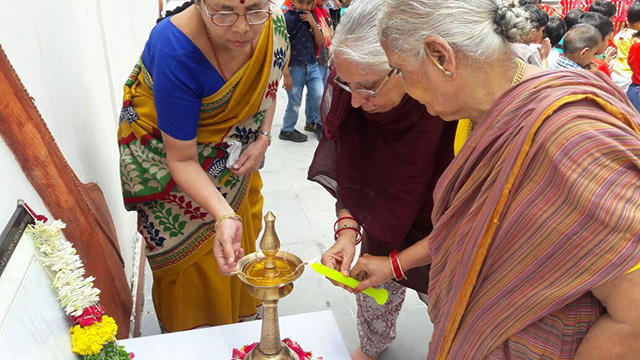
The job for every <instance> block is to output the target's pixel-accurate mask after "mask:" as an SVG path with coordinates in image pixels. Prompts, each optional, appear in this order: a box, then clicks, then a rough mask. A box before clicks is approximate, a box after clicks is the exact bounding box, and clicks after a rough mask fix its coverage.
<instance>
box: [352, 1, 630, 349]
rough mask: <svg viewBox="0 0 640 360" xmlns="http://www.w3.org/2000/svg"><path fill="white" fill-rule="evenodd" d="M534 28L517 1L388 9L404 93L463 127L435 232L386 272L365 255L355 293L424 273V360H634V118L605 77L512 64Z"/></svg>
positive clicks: (439, 198) (390, 47) (438, 193)
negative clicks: (428, 332) (398, 276)
mask: <svg viewBox="0 0 640 360" xmlns="http://www.w3.org/2000/svg"><path fill="white" fill-rule="evenodd" d="M529 31H530V25H529V21H528V16H527V14H526V13H525V12H524V11H523V9H521V8H520V7H519V5H518V1H517V0H448V1H440V0H384V4H383V6H382V10H381V15H380V18H379V33H380V38H381V44H382V47H383V48H384V49H385V52H386V54H387V58H388V60H389V63H390V65H391V66H392V67H393V68H395V69H396V70H397V71H398V72H399V74H400V76H401V78H402V79H403V81H404V87H405V89H406V91H407V93H409V94H410V95H411V96H412V97H413V98H415V99H416V100H418V101H420V102H421V103H423V104H425V105H426V106H427V109H428V110H429V112H431V113H433V114H434V115H439V116H440V117H442V118H443V119H444V120H445V121H446V120H454V119H458V118H465V117H468V118H469V119H470V121H471V123H472V124H473V130H472V132H471V134H470V135H469V138H468V139H467V141H466V143H465V144H464V146H463V147H462V149H461V150H460V153H459V154H458V156H456V158H455V159H454V160H453V161H452V162H451V164H450V166H449V167H448V168H447V170H446V171H445V172H444V174H443V175H442V176H441V177H440V180H439V181H438V185H437V186H436V189H435V192H434V202H435V205H434V208H433V213H432V216H431V218H432V222H433V225H434V228H433V231H432V232H431V233H430V235H429V236H428V237H426V238H424V239H422V240H421V241H418V242H417V243H416V244H415V245H413V246H412V247H410V248H408V249H406V250H404V251H402V252H401V253H400V254H399V255H398V256H397V258H395V259H391V264H390V259H389V258H386V257H372V256H364V257H362V258H361V259H360V260H359V262H358V264H356V266H355V268H354V269H352V274H353V275H355V276H359V277H361V276H366V277H367V279H366V280H365V281H363V282H362V283H361V284H360V285H359V287H358V288H357V289H356V290H362V289H363V288H366V287H367V286H371V285H377V284H379V283H382V282H384V281H387V280H388V279H390V278H391V277H392V274H393V273H394V271H395V270H396V269H395V267H397V268H399V269H404V271H405V272H406V271H407V269H411V268H413V267H416V266H420V265H425V264H431V268H430V272H429V293H428V295H429V298H430V300H431V304H430V306H429V315H430V318H431V320H432V322H433V328H434V330H433V335H432V337H431V341H430V343H429V354H428V357H427V359H428V360H436V359H438V360H444V359H452V360H453V359H456V360H457V359H490V360H499V359H575V360H588V359H593V360H596V359H597V360H606V359H616V360H620V359H637V358H638V354H640V342H639V341H638V339H639V338H640V271H638V270H637V269H638V264H639V263H640V126H639V124H640V116H639V115H638V113H637V112H636V111H635V110H634V109H633V106H632V105H631V103H630V102H629V100H628V99H627V98H626V96H625V94H624V93H623V92H622V91H620V89H618V88H617V87H616V86H615V85H614V84H613V83H612V82H611V80H610V79H608V78H607V77H606V76H602V75H601V74H594V73H590V72H587V71H575V70H572V71H569V70H563V71H544V70H542V69H540V68H537V67H535V66H531V65H526V64H524V62H523V61H522V60H519V59H515V58H514V57H513V55H512V53H511V52H510V51H509V42H510V41H511V42H512V41H518V40H520V39H522V37H523V35H524V34H526V33H527V32H529ZM400 264H401V267H400ZM394 266H395V267H394Z"/></svg>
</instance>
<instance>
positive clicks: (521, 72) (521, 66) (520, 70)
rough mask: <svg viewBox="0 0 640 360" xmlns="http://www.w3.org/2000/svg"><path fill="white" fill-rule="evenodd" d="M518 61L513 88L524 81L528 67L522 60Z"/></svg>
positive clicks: (512, 83)
mask: <svg viewBox="0 0 640 360" xmlns="http://www.w3.org/2000/svg"><path fill="white" fill-rule="evenodd" d="M516 61H517V62H518V71H516V76H514V77H513V81H512V82H511V86H514V85H516V84H518V83H519V82H520V81H522V77H523V76H524V69H525V67H526V64H525V62H524V61H523V60H522V59H516Z"/></svg>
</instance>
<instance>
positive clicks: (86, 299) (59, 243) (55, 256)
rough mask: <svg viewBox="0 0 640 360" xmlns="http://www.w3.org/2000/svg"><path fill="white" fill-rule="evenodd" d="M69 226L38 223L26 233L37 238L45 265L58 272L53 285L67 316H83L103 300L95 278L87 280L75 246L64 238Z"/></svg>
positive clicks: (35, 240) (40, 258) (34, 238)
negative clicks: (94, 282) (66, 228)
mask: <svg viewBox="0 0 640 360" xmlns="http://www.w3.org/2000/svg"><path fill="white" fill-rule="evenodd" d="M66 226H67V225H66V224H65V223H64V222H62V221H60V220H55V221H53V222H49V223H47V224H45V223H44V222H42V221H39V220H38V221H36V224H35V225H33V226H30V227H29V228H28V229H27V230H26V232H27V233H29V234H31V236H33V241H34V243H35V246H36V248H37V249H38V250H39V251H40V253H41V254H39V255H40V256H38V258H39V260H40V261H41V263H42V264H43V265H45V266H47V267H50V268H51V270H52V271H54V272H55V273H56V277H55V279H54V280H53V286H54V287H55V288H56V290H57V292H58V299H59V300H60V304H62V307H63V308H64V311H65V312H66V314H67V316H69V315H74V316H79V315H81V314H82V311H83V309H85V308H87V307H89V306H92V305H94V304H96V303H97V302H98V301H99V300H100V298H99V296H98V295H99V294H100V290H99V289H97V288H94V287H93V280H95V278H94V277H92V276H89V277H87V278H85V277H84V266H83V264H82V260H80V257H79V256H78V254H77V253H76V249H75V248H74V247H73V245H71V243H70V242H69V241H67V240H66V239H64V237H63V236H62V229H64V228H65V227H66Z"/></svg>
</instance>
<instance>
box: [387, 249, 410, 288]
mask: <svg viewBox="0 0 640 360" xmlns="http://www.w3.org/2000/svg"><path fill="white" fill-rule="evenodd" d="M389 261H390V262H391V269H392V270H393V277H394V278H395V279H396V280H397V281H400V280H402V279H406V278H407V277H406V276H405V275H404V271H402V267H400V260H398V250H393V251H392V252H391V254H389Z"/></svg>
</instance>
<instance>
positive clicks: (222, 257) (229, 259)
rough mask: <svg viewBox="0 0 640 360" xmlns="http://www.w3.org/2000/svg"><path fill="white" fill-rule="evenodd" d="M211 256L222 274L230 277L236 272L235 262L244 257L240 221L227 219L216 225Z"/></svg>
mask: <svg viewBox="0 0 640 360" xmlns="http://www.w3.org/2000/svg"><path fill="white" fill-rule="evenodd" d="M213 256H214V257H215V258H216V262H217V263H218V268H219V269H220V272H221V273H222V274H225V275H231V273H232V272H234V271H236V262H237V261H238V260H240V259H241V258H242V257H243V256H244V250H243V249H242V222H241V221H240V220H238V219H235V218H229V219H225V220H223V221H221V222H220V223H219V224H218V226H217V227H216V235H215V238H214V241H213Z"/></svg>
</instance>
